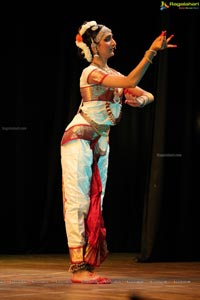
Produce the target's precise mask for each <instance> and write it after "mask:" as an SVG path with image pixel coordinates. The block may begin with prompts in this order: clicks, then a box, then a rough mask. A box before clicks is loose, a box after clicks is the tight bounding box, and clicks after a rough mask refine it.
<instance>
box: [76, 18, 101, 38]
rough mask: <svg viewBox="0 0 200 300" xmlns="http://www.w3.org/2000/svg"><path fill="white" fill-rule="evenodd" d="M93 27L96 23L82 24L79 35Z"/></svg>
mask: <svg viewBox="0 0 200 300" xmlns="http://www.w3.org/2000/svg"><path fill="white" fill-rule="evenodd" d="M94 26H95V27H96V26H97V22H96V21H90V22H87V23H85V24H83V25H82V26H81V29H80V30H79V33H80V35H83V34H84V33H85V32H86V30H88V29H89V28H90V27H94ZM97 28H98V27H97ZM92 30H95V29H92Z"/></svg>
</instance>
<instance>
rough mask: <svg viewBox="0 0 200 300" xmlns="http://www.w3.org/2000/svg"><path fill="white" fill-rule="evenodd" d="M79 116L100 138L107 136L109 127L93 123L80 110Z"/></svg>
mask: <svg viewBox="0 0 200 300" xmlns="http://www.w3.org/2000/svg"><path fill="white" fill-rule="evenodd" d="M80 114H81V116H82V117H83V118H84V119H85V120H86V121H87V122H88V123H89V124H90V125H91V126H92V128H93V129H94V130H95V131H96V132H97V133H98V134H99V135H101V136H108V134H109V130H110V125H101V124H97V123H96V122H94V121H93V120H92V119H90V117H89V116H88V115H87V114H86V113H84V112H83V111H82V110H80Z"/></svg>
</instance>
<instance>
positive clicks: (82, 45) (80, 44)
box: [75, 40, 92, 62]
mask: <svg viewBox="0 0 200 300" xmlns="http://www.w3.org/2000/svg"><path fill="white" fill-rule="evenodd" d="M75 43H76V46H77V47H79V48H80V49H82V51H81V53H82V54H84V58H85V59H86V60H87V61H88V62H91V61H92V54H91V51H90V48H89V47H88V46H87V45H86V44H85V43H84V42H83V41H78V40H76V42H75Z"/></svg>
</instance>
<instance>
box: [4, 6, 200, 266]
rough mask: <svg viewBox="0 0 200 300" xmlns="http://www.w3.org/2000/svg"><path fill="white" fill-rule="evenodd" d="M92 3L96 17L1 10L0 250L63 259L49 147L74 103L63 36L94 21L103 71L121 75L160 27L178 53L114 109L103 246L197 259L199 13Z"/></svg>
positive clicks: (70, 52)
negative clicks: (144, 101)
mask: <svg viewBox="0 0 200 300" xmlns="http://www.w3.org/2000/svg"><path fill="white" fill-rule="evenodd" d="M88 5H89V4H88ZM96 5H97V3H96V4H95V3H93V6H92V7H93V9H94V10H95V11H97V12H98V14H96V13H95V14H91V13H90V14H89V13H88V11H87V9H86V7H84V8H83V10H82V8H81V7H78V6H77V8H76V9H74V10H72V9H67V8H66V7H65V6H64V5H63V6H62V5H58V4H57V5H56V6H55V5H52V7H50V6H49V5H48V6H46V7H45V6H44V7H42V8H41V6H40V5H38V6H34V7H33V6H31V5H30V6H29V7H23V11H22V10H21V8H20V7H19V6H17V7H16V8H14V7H7V8H6V9H5V11H3V10H2V18H1V23H2V24H1V92H0V93H1V110H0V117H1V119H0V123H1V127H0V138H1V141H0V143H1V196H0V197H1V210H0V233H1V242H0V253H2V254H19V253H67V252H68V249H67V240H66V235H65V228H64V221H63V215H62V192H61V166H60V141H61V138H62V134H63V132H64V129H65V127H66V125H67V124H68V122H69V121H70V120H71V119H72V117H73V116H74V114H75V113H76V111H77V109H78V106H79V104H80V101H81V98H80V94H79V76H80V73H81V70H82V68H83V66H84V63H83V62H81V61H80V60H79V59H78V57H77V49H76V46H75V35H76V34H77V30H78V27H79V26H80V25H81V24H82V22H83V21H85V20H89V21H90V20H96V21H97V22H98V23H103V24H105V25H106V26H108V27H110V28H111V29H112V31H113V34H114V38H115V40H116V42H117V50H116V53H115V57H113V58H112V59H110V61H109V65H110V66H112V67H113V68H115V69H117V70H119V71H120V72H121V73H123V74H128V73H129V72H130V71H131V70H132V69H133V68H134V67H135V66H136V65H137V63H138V62H139V61H140V59H141V58H142V57H143V55H144V53H145V51H146V50H147V49H148V47H149V46H150V44H151V42H152V41H153V40H154V38H155V37H157V36H158V35H159V34H160V32H161V31H162V30H164V29H166V30H167V33H168V35H170V34H172V33H173V34H174V35H175V37H174V38H173V40H172V42H173V43H175V44H177V45H178V48H177V49H169V50H167V51H165V52H161V53H159V54H158V55H157V56H156V57H155V59H154V62H153V65H151V66H150V68H149V69H148V71H147V73H146V74H145V76H144V77H143V79H142V80H141V82H140V84H139V86H141V87H142V88H144V89H146V90H148V91H150V92H152V93H153V94H154V96H155V101H154V103H153V104H151V105H149V106H147V107H145V108H143V109H134V108H131V107H127V106H124V108H123V115H122V120H121V123H120V124H119V125H118V126H116V127H114V128H112V130H111V135H110V144H111V153H110V166H109V177H108V184H107V190H106V196H105V200H104V212H103V213H104V219H105V224H106V227H107V241H108V247H109V249H110V251H111V252H134V253H135V252H137V253H140V254H141V255H140V261H151V260H198V259H199V253H200V252H199V250H200V249H199V242H198V240H199V224H200V222H199V209H198V205H199V200H200V199H199V135H200V111H199V100H200V99H199V91H198V89H199V84H198V82H199V46H197V44H199V42H198V37H199V29H198V28H199V11H198V10H192V9H190V10H179V9H178V8H174V7H173V8H172V7H170V8H169V9H167V10H164V11H161V10H160V4H156V3H154V4H151V3H148V4H145V5H144V3H141V4H134V7H133V8H132V9H131V11H130V10H129V6H126V5H125V6H124V7H123V4H122V7H117V6H116V7H115V9H116V11H115V10H114V8H113V10H112V11H111V12H108V10H107V9H106V5H105V7H104V9H103V8H99V9H97V8H95V7H94V6H96ZM98 5H99V4H98ZM98 5H97V6H98ZM85 6H87V4H85ZM84 9H85V10H86V11H87V12H86V13H85V12H84ZM88 9H89V8H88Z"/></svg>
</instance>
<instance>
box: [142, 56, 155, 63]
mask: <svg viewBox="0 0 200 300" xmlns="http://www.w3.org/2000/svg"><path fill="white" fill-rule="evenodd" d="M144 57H145V58H146V60H147V61H148V62H149V63H150V64H153V62H152V60H151V59H150V58H149V57H148V56H146V55H145V56H144Z"/></svg>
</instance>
